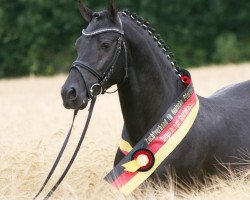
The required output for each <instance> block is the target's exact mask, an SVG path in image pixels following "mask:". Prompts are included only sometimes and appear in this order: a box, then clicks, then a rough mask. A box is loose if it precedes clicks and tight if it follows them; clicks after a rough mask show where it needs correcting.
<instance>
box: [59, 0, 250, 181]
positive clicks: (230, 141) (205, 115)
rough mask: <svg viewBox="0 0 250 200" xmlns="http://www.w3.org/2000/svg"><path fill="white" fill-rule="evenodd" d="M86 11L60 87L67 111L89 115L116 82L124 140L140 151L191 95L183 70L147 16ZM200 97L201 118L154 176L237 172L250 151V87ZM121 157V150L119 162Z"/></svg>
mask: <svg viewBox="0 0 250 200" xmlns="http://www.w3.org/2000/svg"><path fill="white" fill-rule="evenodd" d="M80 10H81V14H82V15H83V17H84V18H85V19H86V20H87V22H88V23H89V25H88V27H87V28H86V30H83V34H82V36H80V37H79V38H78V39H77V41H76V49H77V52H78V57H77V61H76V62H74V63H73V67H72V69H71V71H70V73H69V76H68V78H67V80H66V82H65V84H64V86H63V87H62V98H63V102H64V106H65V108H68V109H75V110H78V109H84V108H85V107H86V106H87V104H88V100H89V99H91V97H92V96H93V95H94V96H95V95H97V94H99V93H105V92H106V89H108V88H109V87H111V86H112V85H114V84H117V86H118V93H119V98H120V104H121V109H122V114H123V118H124V128H123V133H122V134H123V135H122V137H123V138H124V139H126V140H127V141H128V142H129V143H130V144H131V146H134V145H135V144H137V143H138V141H140V139H141V138H142V137H143V136H144V134H145V133H146V132H147V131H148V130H149V129H150V128H151V127H152V126H153V125H154V124H155V123H157V122H158V120H159V119H160V118H161V116H162V115H163V114H164V113H165V112H166V110H167V109H168V108H169V106H170V105H171V104H172V103H173V102H174V101H175V99H177V97H178V96H179V95H180V94H181V93H182V92H183V90H184V89H185V85H184V84H183V82H182V81H181V80H180V78H179V72H180V69H179V68H178V67H177V63H176V62H174V61H171V58H172V54H171V53H169V51H168V47H167V46H166V45H165V43H164V41H163V40H162V39H161V37H160V35H158V34H155V30H154V29H153V28H151V27H150V25H149V23H148V22H145V21H144V20H143V19H142V18H138V17H137V16H136V15H135V14H130V13H129V12H128V11H124V12H118V11H117V9H116V7H115V5H114V2H113V1H110V3H109V5H108V9H107V11H101V12H92V11H91V10H90V9H88V8H87V7H85V6H84V5H82V4H81V5H80ZM225 73H226V72H225ZM204 84H205V83H204ZM198 98H199V102H200V109H199V113H198V116H197V118H196V120H195V122H194V124H193V126H192V128H191V129H190V131H189V133H188V134H187V136H186V137H185V138H184V140H183V141H182V142H181V143H180V144H179V145H178V147H177V148H176V149H175V150H174V151H173V152H172V153H171V154H170V156H168V157H167V158H166V159H165V160H164V162H162V164H161V165H160V166H159V167H158V168H157V170H156V171H155V172H156V173H155V174H158V175H159V177H160V178H161V177H164V176H166V173H167V172H166V167H172V168H174V169H175V171H176V173H177V175H178V176H179V177H185V176H187V175H191V176H196V177H199V176H203V175H204V172H206V173H208V174H212V173H214V172H215V171H216V168H217V167H218V166H219V165H218V162H221V163H234V165H233V166H234V167H239V166H240V163H239V160H238V159H237V157H239V154H240V152H241V151H249V150H250V81H246V82H243V83H239V84H235V85H231V86H229V87H226V88H223V89H221V90H219V91H218V92H216V93H215V94H214V95H212V96H211V97H209V98H203V97H200V96H199V97H198ZM123 157H124V154H123V153H122V152H121V151H120V150H119V149H118V151H117V155H116V158H115V164H117V163H118V162H119V161H120V160H121V159H122V158H123ZM235 163H238V164H235Z"/></svg>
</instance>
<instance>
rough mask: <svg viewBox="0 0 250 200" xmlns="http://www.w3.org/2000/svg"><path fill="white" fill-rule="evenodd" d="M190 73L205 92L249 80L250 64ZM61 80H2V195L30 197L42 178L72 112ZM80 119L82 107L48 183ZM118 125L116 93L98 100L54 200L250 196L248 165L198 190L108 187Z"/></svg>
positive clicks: (168, 186) (83, 114)
mask: <svg viewBox="0 0 250 200" xmlns="http://www.w3.org/2000/svg"><path fill="white" fill-rule="evenodd" d="M191 72H192V75H193V80H194V85H195V88H196V91H197V93H198V94H201V95H203V96H208V95H210V94H211V93H212V92H214V91H215V90H216V89H218V88H221V87H222V86H225V85H228V84H231V83H234V82H240V81H243V80H248V79H250V64H241V65H230V66H227V68H224V67H216V66H212V67H210V68H198V69H192V70H191ZM64 80H65V76H64V75H61V76H56V77H53V78H34V77H30V78H23V79H12V80H0V105H1V116H0V127H1V128H0V186H1V187H0V199H1V200H5V199H6V200H10V199H11V200H15V199H18V200H19V199H25V200H26V199H32V197H33V196H34V195H35V193H36V192H37V190H38V189H39V187H40V186H41V183H42V182H43V181H44V178H45V177H46V175H47V173H48V171H49V169H50V167H51V165H52V163H53V161H54V159H55V157H56V155H57V153H58V151H59V149H60V147H61V144H62V142H63V140H64V138H65V135H66V133H67V130H68V128H69V125H70V121H71V117H72V114H73V113H72V111H68V110H66V109H64V108H63V106H62V101H61V98H60V87H61V85H62V84H63V82H64ZM85 118H86V111H85V112H80V113H79V115H78V117H77V120H76V123H75V128H74V133H73V137H72V138H71V140H70V144H69V147H68V148H67V150H66V152H65V153H66V155H67V156H66V157H64V158H63V159H62V163H61V165H60V167H59V168H58V170H56V173H55V176H54V178H53V179H52V181H51V183H50V186H51V185H52V183H54V182H55V181H56V180H57V178H58V177H59V175H60V172H62V170H63V169H64V167H65V166H66V164H67V161H68V160H69V158H70V155H72V152H73V149H74V147H75V145H76V143H77V140H78V138H79V133H80V132H81V129H82V126H83V123H84V122H83V119H85ZM121 127H122V116H121V112H120V108H119V101H118V98H117V95H105V96H103V97H101V98H99V99H98V101H97V105H96V108H95V111H94V115H93V119H92V122H91V124H90V128H89V131H88V133H87V136H86V139H85V141H84V143H83V147H82V148H81V150H80V152H79V156H78V158H77V159H76V162H75V163H74V165H73V167H72V169H71V171H70V173H69V174H68V176H67V178H66V179H65V181H63V183H62V185H61V186H60V187H59V189H58V190H57V192H56V193H55V195H54V196H53V198H52V199H67V200H70V199H90V200H91V199H93V200H94V199H95V200H96V199H148V200H151V199H192V200H196V199H197V200H198V199H203V200H204V199H205V200H208V199H233V200H236V199H250V171H246V172H242V173H241V174H240V175H235V174H231V175H230V176H228V177H227V180H226V181H225V180H222V179H219V178H217V177H214V178H213V179H212V180H210V183H207V184H206V185H205V186H201V190H198V189H197V188H190V189H189V190H188V191H186V192H184V191H180V190H177V189H176V186H175V184H174V182H171V181H170V184H165V185H164V184H160V185H153V184H148V185H147V186H145V188H144V189H143V190H140V189H137V190H136V191H135V193H134V195H132V196H129V197H125V196H123V195H122V194H120V193H118V192H116V191H114V190H113V189H112V188H111V187H110V186H109V185H108V184H106V183H105V182H104V181H103V180H102V178H103V177H104V175H105V174H106V173H107V172H109V170H111V168H112V163H113V158H114V155H115V152H116V148H117V144H118V142H119V138H120V133H121V132H120V131H121ZM211 182H212V183H211ZM48 188H50V187H48ZM46 191H48V189H47V190H46ZM44 194H45V193H43V194H42V196H43V195H44Z"/></svg>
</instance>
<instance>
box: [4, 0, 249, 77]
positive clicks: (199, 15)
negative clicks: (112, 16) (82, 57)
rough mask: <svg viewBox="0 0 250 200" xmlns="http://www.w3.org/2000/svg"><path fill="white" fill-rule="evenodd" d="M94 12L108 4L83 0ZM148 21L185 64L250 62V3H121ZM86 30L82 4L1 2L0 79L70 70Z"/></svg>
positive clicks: (212, 0) (38, 0) (157, 0)
mask: <svg viewBox="0 0 250 200" xmlns="http://www.w3.org/2000/svg"><path fill="white" fill-rule="evenodd" d="M84 3H85V4H86V5H88V6H89V7H90V8H91V9H93V10H102V9H103V8H105V7H106V4H107V1H100V0H84ZM117 5H118V7H119V8H120V9H124V8H128V9H129V10H130V11H131V12H136V13H137V14H138V15H140V16H141V17H144V18H145V19H147V20H149V21H150V22H151V24H152V25H153V26H154V27H155V28H156V30H157V32H159V33H160V34H161V35H162V36H163V38H164V39H165V40H166V42H167V43H168V44H169V46H170V47H171V49H172V50H173V51H174V52H175V55H176V59H177V60H178V62H179V63H180V65H181V66H185V67H188V66H200V65H205V64H212V63H223V64H224V63H229V62H235V63H236V62H244V61H249V60H250V34H249V29H250V1H249V0H237V1H235V0H192V1H186V0H154V1H152V0H137V1H135V0H133V1H132V0H117ZM84 26H86V23H85V22H84V20H83V19H82V17H81V15H80V14H79V12H78V8H77V1H68V0H56V1H53V0H15V1H7V0H0V46H1V50H0V78H2V77H16V76H25V75H29V74H35V75H52V74H55V73H58V72H63V71H67V70H68V69H69V65H70V63H71V62H72V61H73V60H74V59H75V57H76V52H75V48H74V43H75V40H76V38H77V37H79V36H80V33H81V29H82V28H83V27H84Z"/></svg>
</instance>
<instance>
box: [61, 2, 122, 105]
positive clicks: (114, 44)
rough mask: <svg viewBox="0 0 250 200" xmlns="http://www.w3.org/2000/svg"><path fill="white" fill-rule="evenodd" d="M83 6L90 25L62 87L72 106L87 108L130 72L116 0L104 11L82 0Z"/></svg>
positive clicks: (67, 102)
mask: <svg viewBox="0 0 250 200" xmlns="http://www.w3.org/2000/svg"><path fill="white" fill-rule="evenodd" d="M79 9H80V12H81V15H82V16H83V18H84V19H85V20H86V21H87V22H88V26H87V28H86V29H83V30H82V35H81V36H80V37H79V38H78V39H77V40H76V43H75V46H76V50H77V59H76V61H75V62H73V64H72V66H71V69H70V72H69V75H68V78H67V80H66V82H65V83H64V85H63V87H62V90H61V95H62V99H63V104H64V106H65V108H68V109H84V108H85V107H86V106H87V104H88V100H89V99H91V98H93V97H94V96H97V95H99V94H101V93H105V91H106V89H107V88H109V87H110V86H112V85H114V84H118V83H119V82H121V81H122V80H123V79H124V76H125V75H124V74H126V72H125V71H124V57H125V54H126V47H125V42H124V38H123V36H124V32H123V25H122V22H121V20H120V17H119V14H118V12H117V9H116V6H115V3H114V1H113V0H110V1H109V4H108V6H107V10H105V11H101V12H93V11H91V10H90V9H89V8H87V7H86V6H85V5H83V4H82V3H80V2H79Z"/></svg>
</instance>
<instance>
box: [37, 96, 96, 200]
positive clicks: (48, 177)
mask: <svg viewBox="0 0 250 200" xmlns="http://www.w3.org/2000/svg"><path fill="white" fill-rule="evenodd" d="M95 102H96V97H93V98H92V101H91V105H90V107H89V114H88V117H87V120H86V123H85V126H84V129H83V132H82V135H81V138H80V140H79V142H78V145H77V147H76V149H75V151H74V154H73V156H72V158H71V159H70V161H69V164H68V165H67V167H66V169H65V170H64V172H63V174H62V175H61V177H60V178H59V179H58V181H57V182H56V184H55V185H54V186H53V188H52V189H51V190H50V192H49V193H48V194H47V195H46V197H45V198H44V199H43V200H46V199H49V198H50V197H51V196H52V194H53V193H54V192H55V191H56V189H57V188H58V186H59V185H60V183H61V182H62V181H63V179H64V178H65V176H66V175H67V173H68V171H69V169H70V167H71V166H72V164H73V162H74V160H75V158H76V156H77V154H78V152H79V150H80V147H81V145H82V142H83V139H84V137H85V134H86V132H87V130H88V126H89V122H90V119H91V116H92V113H93V109H94V105H95ZM77 112H78V110H75V112H74V116H73V120H72V124H71V127H70V129H69V132H68V135H67V137H66V139H65V141H64V143H63V146H62V148H61V150H60V152H59V154H58V156H57V158H56V160H55V162H54V164H53V166H52V168H51V170H50V172H49V174H48V176H47V178H46V180H45V181H44V183H43V185H42V187H41V189H40V190H39V192H38V193H37V194H36V196H35V197H34V198H33V200H35V199H36V198H37V197H38V196H39V195H40V193H41V192H42V191H43V189H44V188H45V186H46V185H47V183H48V181H49V180H50V178H51V176H52V174H53V172H54V171H55V169H56V167H57V165H58V163H59V161H60V159H61V157H62V155H63V152H64V150H65V148H66V146H67V143H68V141H69V138H70V135H71V132H72V128H73V124H74V121H75V117H76V115H77Z"/></svg>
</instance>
